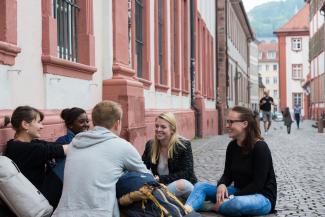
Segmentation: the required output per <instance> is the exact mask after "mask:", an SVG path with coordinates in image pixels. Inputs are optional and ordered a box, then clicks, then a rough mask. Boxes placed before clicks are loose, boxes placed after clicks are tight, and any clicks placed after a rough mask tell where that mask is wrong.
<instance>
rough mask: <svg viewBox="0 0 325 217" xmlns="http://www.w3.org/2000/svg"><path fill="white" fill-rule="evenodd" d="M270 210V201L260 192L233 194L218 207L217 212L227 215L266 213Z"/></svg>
mask: <svg viewBox="0 0 325 217" xmlns="http://www.w3.org/2000/svg"><path fill="white" fill-rule="evenodd" d="M270 211H271V202H270V201H269V199H267V198H266V197H264V196H263V195H261V194H254V195H246V196H235V197H234V198H232V199H229V200H227V201H225V202H224V203H223V204H221V206H220V208H219V213H221V214H223V215H227V216H242V215H266V214H268V213H270Z"/></svg>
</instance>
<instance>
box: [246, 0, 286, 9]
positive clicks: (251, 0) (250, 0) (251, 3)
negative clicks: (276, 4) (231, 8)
mask: <svg viewBox="0 0 325 217" xmlns="http://www.w3.org/2000/svg"><path fill="white" fill-rule="evenodd" d="M272 1H281V0H243V2H244V5H245V9H246V11H247V12H249V11H250V10H251V9H252V8H254V7H255V6H257V5H260V4H263V3H265V2H272Z"/></svg>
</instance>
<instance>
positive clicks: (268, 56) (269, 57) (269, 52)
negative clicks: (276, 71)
mask: <svg viewBox="0 0 325 217" xmlns="http://www.w3.org/2000/svg"><path fill="white" fill-rule="evenodd" d="M275 56H276V53H275V51H268V52H267V58H268V59H275Z"/></svg>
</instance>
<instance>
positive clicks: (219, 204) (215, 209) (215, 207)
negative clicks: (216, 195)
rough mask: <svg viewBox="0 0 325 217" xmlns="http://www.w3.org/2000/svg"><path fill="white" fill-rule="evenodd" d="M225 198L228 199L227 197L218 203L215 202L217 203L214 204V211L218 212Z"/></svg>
mask: <svg viewBox="0 0 325 217" xmlns="http://www.w3.org/2000/svg"><path fill="white" fill-rule="evenodd" d="M227 200H229V199H224V200H223V201H222V202H221V203H218V202H217V203H216V204H215V205H214V207H213V210H214V211H215V212H219V209H220V206H221V205H222V204H223V203H224V202H226V201H227Z"/></svg>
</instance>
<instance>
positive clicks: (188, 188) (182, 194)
mask: <svg viewBox="0 0 325 217" xmlns="http://www.w3.org/2000/svg"><path fill="white" fill-rule="evenodd" d="M178 181H182V182H183V184H184V187H183V188H182V189H179V188H177V186H176V182H178ZM167 188H168V190H169V191H170V192H171V193H173V194H174V195H175V196H176V197H178V198H181V199H185V200H186V199H187V198H188V196H189V195H190V194H191V192H192V191H193V189H194V186H193V184H192V183H191V182H189V181H187V180H185V179H180V180H177V181H174V182H172V183H170V184H169V185H168V186H167Z"/></svg>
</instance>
